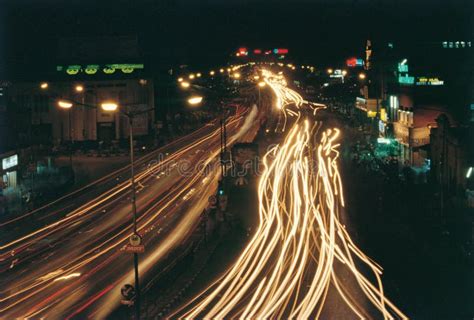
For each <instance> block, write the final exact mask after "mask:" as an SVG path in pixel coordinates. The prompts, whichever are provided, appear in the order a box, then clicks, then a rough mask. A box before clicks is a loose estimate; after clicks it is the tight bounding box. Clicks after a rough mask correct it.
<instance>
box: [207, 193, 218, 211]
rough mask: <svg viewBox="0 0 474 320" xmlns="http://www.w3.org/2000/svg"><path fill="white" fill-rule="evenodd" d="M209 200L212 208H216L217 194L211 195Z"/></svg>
mask: <svg viewBox="0 0 474 320" xmlns="http://www.w3.org/2000/svg"><path fill="white" fill-rule="evenodd" d="M208 202H209V207H210V208H215V207H216V204H217V198H216V196H215V195H212V196H209V199H208Z"/></svg>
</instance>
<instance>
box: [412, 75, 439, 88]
mask: <svg viewBox="0 0 474 320" xmlns="http://www.w3.org/2000/svg"><path fill="white" fill-rule="evenodd" d="M416 85H417V86H442V85H444V81H443V80H440V79H439V78H438V77H433V78H428V77H418V78H417V79H416Z"/></svg>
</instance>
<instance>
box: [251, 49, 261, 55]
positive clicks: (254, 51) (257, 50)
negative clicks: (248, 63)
mask: <svg viewBox="0 0 474 320" xmlns="http://www.w3.org/2000/svg"><path fill="white" fill-rule="evenodd" d="M253 53H255V54H261V53H262V50H260V49H255V50H253Z"/></svg>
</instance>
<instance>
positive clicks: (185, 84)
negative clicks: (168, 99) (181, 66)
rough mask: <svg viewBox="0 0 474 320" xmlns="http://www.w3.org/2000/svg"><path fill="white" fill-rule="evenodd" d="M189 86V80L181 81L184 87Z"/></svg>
mask: <svg viewBox="0 0 474 320" xmlns="http://www.w3.org/2000/svg"><path fill="white" fill-rule="evenodd" d="M189 86H190V84H189V82H186V81H183V82H181V87H182V88H189Z"/></svg>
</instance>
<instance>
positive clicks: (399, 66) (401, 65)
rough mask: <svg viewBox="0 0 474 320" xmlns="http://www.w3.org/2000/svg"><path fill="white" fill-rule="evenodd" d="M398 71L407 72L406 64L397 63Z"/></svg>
mask: <svg viewBox="0 0 474 320" xmlns="http://www.w3.org/2000/svg"><path fill="white" fill-rule="evenodd" d="M398 72H408V65H407V64H406V63H404V64H401V63H398Z"/></svg>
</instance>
